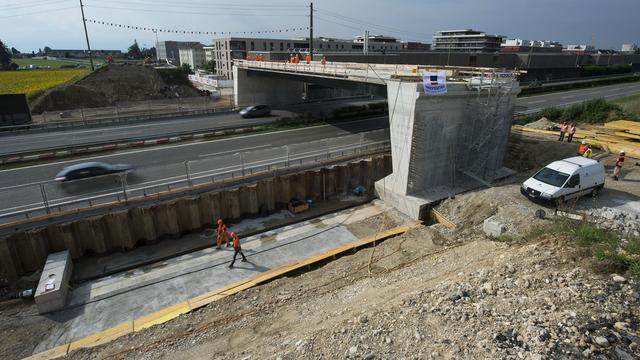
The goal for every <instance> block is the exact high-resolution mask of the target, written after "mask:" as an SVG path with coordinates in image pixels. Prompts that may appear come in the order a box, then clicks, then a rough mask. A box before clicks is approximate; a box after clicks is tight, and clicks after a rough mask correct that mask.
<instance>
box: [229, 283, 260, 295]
mask: <svg viewBox="0 0 640 360" xmlns="http://www.w3.org/2000/svg"><path fill="white" fill-rule="evenodd" d="M254 286H255V284H254V283H253V282H252V281H247V282H246V283H244V284H242V285H240V286H236V287H234V288H233V289H229V290H225V291H223V292H221V293H220V295H227V296H229V295H233V294H237V293H239V292H240V291H242V290H246V289H249V288H252V287H254Z"/></svg>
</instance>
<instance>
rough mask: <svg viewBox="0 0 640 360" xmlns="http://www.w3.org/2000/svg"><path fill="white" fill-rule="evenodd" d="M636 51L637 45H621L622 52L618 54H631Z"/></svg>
mask: <svg viewBox="0 0 640 360" xmlns="http://www.w3.org/2000/svg"><path fill="white" fill-rule="evenodd" d="M636 51H638V45H636V44H622V50H620V52H623V53H627V54H633V53H635V52H636Z"/></svg>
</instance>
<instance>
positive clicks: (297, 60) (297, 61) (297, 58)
mask: <svg viewBox="0 0 640 360" xmlns="http://www.w3.org/2000/svg"><path fill="white" fill-rule="evenodd" d="M294 60H295V62H296V64H300V54H296V57H295V58H294Z"/></svg>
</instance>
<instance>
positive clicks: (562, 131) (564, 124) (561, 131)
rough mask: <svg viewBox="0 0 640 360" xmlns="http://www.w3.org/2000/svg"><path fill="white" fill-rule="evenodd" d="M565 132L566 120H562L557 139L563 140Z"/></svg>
mask: <svg viewBox="0 0 640 360" xmlns="http://www.w3.org/2000/svg"><path fill="white" fill-rule="evenodd" d="M566 132H567V122H566V121H563V122H562V125H560V137H558V141H563V140H564V133H566Z"/></svg>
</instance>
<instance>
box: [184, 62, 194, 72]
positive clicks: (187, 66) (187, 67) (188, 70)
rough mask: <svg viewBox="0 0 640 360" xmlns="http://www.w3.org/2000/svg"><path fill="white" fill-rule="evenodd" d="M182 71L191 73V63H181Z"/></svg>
mask: <svg viewBox="0 0 640 360" xmlns="http://www.w3.org/2000/svg"><path fill="white" fill-rule="evenodd" d="M182 71H184V73H185V74H193V71H191V65H189V64H187V63H184V64H182Z"/></svg>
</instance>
